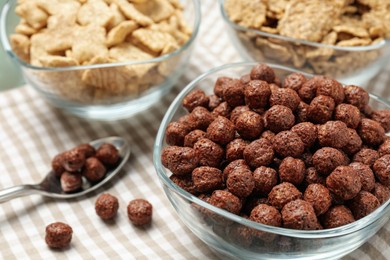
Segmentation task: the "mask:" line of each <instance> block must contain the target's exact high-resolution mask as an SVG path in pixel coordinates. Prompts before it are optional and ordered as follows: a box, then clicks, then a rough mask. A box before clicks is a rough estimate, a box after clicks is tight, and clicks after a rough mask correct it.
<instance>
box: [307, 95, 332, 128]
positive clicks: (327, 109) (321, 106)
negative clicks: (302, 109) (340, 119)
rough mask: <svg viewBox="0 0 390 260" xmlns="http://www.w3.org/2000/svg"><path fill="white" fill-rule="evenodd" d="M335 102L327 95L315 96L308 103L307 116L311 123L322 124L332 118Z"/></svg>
mask: <svg viewBox="0 0 390 260" xmlns="http://www.w3.org/2000/svg"><path fill="white" fill-rule="evenodd" d="M334 108H335V102H334V100H333V98H331V97H328V96H323V95H320V96H316V97H315V98H314V99H313V100H312V101H311V102H310V104H309V108H308V111H307V112H308V113H307V114H308V118H309V120H310V121H311V122H313V123H318V124H324V123H325V122H327V121H329V120H330V119H331V118H332V115H333V110H334Z"/></svg>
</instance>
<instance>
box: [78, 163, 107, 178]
mask: <svg viewBox="0 0 390 260" xmlns="http://www.w3.org/2000/svg"><path fill="white" fill-rule="evenodd" d="M106 172H107V171H106V167H104V165H103V164H102V162H101V161H100V160H99V159H97V158H96V157H89V158H87V160H85V165H84V169H83V176H84V177H85V178H86V179H87V180H88V181H90V182H97V181H100V180H101V179H103V178H104V176H105V175H106Z"/></svg>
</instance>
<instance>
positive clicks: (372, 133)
mask: <svg viewBox="0 0 390 260" xmlns="http://www.w3.org/2000/svg"><path fill="white" fill-rule="evenodd" d="M358 133H359V135H360V137H361V138H362V140H363V142H364V143H366V144H368V145H372V146H377V145H380V144H381V143H382V142H383V141H384V137H385V130H384V129H383V127H382V126H381V124H380V123H378V122H377V121H374V120H372V119H368V118H363V119H362V120H361V122H360V125H359V127H358Z"/></svg>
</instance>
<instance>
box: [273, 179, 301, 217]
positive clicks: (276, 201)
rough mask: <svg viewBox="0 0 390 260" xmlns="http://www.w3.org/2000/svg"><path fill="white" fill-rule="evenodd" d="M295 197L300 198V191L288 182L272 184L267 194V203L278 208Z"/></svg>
mask: <svg viewBox="0 0 390 260" xmlns="http://www.w3.org/2000/svg"><path fill="white" fill-rule="evenodd" d="M296 199H302V193H301V192H300V191H299V190H298V189H297V188H296V187H295V186H294V184H292V183H289V182H282V183H280V184H278V185H276V186H274V187H273V188H272V190H271V191H270V192H269V194H268V203H269V204H270V205H272V206H274V207H275V208H277V209H279V210H281V209H282V208H283V206H284V205H286V204H287V203H288V202H290V201H293V200H296Z"/></svg>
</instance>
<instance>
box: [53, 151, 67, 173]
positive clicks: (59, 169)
mask: <svg viewBox="0 0 390 260" xmlns="http://www.w3.org/2000/svg"><path fill="white" fill-rule="evenodd" d="M64 158H65V153H59V154H57V155H56V156H54V157H53V159H52V160H51V169H52V170H53V172H54V174H55V175H56V176H57V177H60V176H61V174H62V173H63V172H64V171H65V168H64V166H63V161H64Z"/></svg>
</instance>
